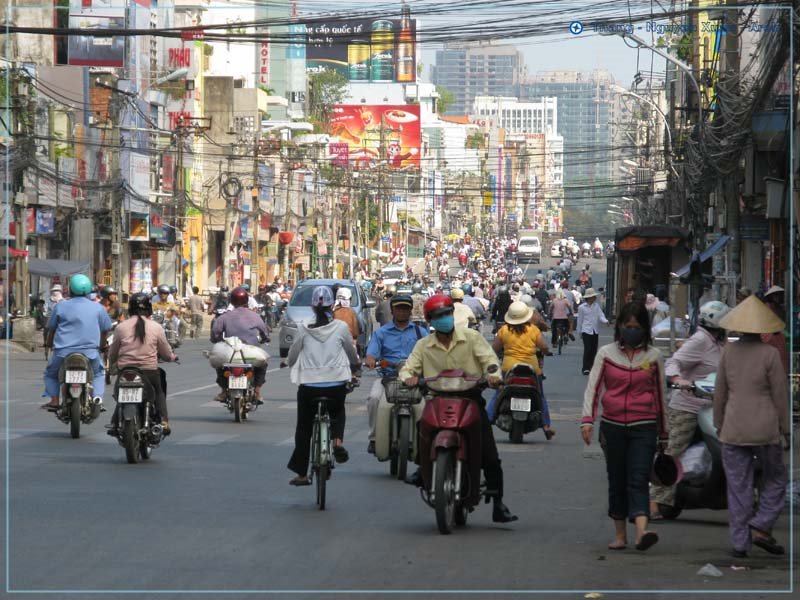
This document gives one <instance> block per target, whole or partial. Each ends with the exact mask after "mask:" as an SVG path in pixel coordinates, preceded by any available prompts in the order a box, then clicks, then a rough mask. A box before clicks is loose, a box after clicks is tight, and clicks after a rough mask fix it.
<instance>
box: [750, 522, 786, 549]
mask: <svg viewBox="0 0 800 600" xmlns="http://www.w3.org/2000/svg"><path fill="white" fill-rule="evenodd" d="M750 530H751V531H752V532H756V531H757V530H755V529H753V528H752V527H751V528H750ZM752 537H753V545H754V546H758V547H759V548H761V549H762V550H766V551H767V552H769V553H770V554H786V549H785V548H784V547H783V546H781V545H780V544H778V542H777V541H775V538H774V537H772V536H771V535H766V534H764V533H763V532H758V533H757V535H753V536H752Z"/></svg>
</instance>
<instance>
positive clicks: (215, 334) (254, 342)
mask: <svg viewBox="0 0 800 600" xmlns="http://www.w3.org/2000/svg"><path fill="white" fill-rule="evenodd" d="M249 296H250V294H248V293H247V292H246V291H245V289H244V288H241V287H237V288H234V290H233V291H232V292H231V305H232V306H233V310H231V311H228V312H225V313H223V314H221V315H220V316H218V317H217V318H216V319H214V322H213V323H212V324H211V342H212V343H217V342H221V341H222V340H223V339H224V338H226V337H238V338H239V339H240V340H241V341H242V343H243V344H248V345H250V346H258V345H260V344H261V343H262V342H269V332H268V331H267V327H266V325H264V321H263V320H262V319H261V317H260V316H259V315H258V314H257V313H254V312H253V311H252V310H250V309H248V308H247V300H248V298H249ZM266 375H267V366H266V365H264V366H263V367H253V396H254V402H255V403H256V404H262V402H261V386H262V385H264V380H265V379H266ZM217 385H218V386H219V387H220V392H219V394H217V396H216V398H215V399H216V400H218V401H219V402H222V401H224V400H225V376H224V370H223V369H217Z"/></svg>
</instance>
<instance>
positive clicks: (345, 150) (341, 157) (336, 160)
mask: <svg viewBox="0 0 800 600" xmlns="http://www.w3.org/2000/svg"><path fill="white" fill-rule="evenodd" d="M349 146H350V145H349V144H346V143H345V144H343V143H341V142H337V143H334V144H329V145H328V149H329V150H330V153H331V154H332V155H333V158H331V166H332V167H343V168H347V166H348V165H349V164H350V148H349Z"/></svg>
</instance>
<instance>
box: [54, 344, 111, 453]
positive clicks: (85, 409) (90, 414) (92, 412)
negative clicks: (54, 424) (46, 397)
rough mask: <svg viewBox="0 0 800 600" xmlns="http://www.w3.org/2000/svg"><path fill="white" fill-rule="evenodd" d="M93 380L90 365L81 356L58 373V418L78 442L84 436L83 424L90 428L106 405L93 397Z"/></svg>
mask: <svg viewBox="0 0 800 600" xmlns="http://www.w3.org/2000/svg"><path fill="white" fill-rule="evenodd" d="M93 376H94V372H93V371H92V364H91V362H90V361H89V359H88V358H86V357H85V356H84V355H83V354H80V353H78V352H73V353H72V354H69V355H68V356H67V357H66V358H65V359H64V362H63V363H61V368H60V369H59V372H58V380H59V383H60V384H61V405H60V406H59V407H58V409H57V410H56V411H55V415H56V417H58V420H59V421H61V422H62V423H67V424H69V433H70V435H71V436H72V437H73V438H75V439H77V438H79V437H80V436H81V423H85V424H87V425H88V424H89V423H91V422H92V421H94V420H95V419H96V418H97V417H98V416H100V411H101V407H102V405H103V401H102V399H101V398H95V397H94V388H93V387H92V379H93Z"/></svg>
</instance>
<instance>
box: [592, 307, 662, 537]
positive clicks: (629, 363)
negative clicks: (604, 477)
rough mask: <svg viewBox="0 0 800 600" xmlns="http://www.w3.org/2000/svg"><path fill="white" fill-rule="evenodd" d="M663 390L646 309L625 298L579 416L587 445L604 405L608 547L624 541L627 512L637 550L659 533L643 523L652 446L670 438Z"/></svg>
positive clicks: (658, 355) (659, 361)
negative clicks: (610, 527)
mask: <svg viewBox="0 0 800 600" xmlns="http://www.w3.org/2000/svg"><path fill="white" fill-rule="evenodd" d="M665 395H666V384H665V380H664V367H663V364H662V358H661V353H660V352H659V351H658V350H657V349H656V348H654V347H653V345H652V337H651V335H650V318H649V316H648V314H647V309H646V308H645V306H644V304H643V303H640V302H631V303H628V304H625V305H624V306H623V307H622V310H620V313H619V315H618V317H617V320H616V325H615V328H614V342H613V343H611V344H607V345H605V346H603V347H602V348H600V350H599V351H598V352H597V356H596V357H595V360H594V364H593V365H592V370H591V372H590V373H589V383H588V384H587V385H586V392H585V393H584V397H583V417H582V418H581V437H582V438H583V441H584V443H586V445H589V444H591V443H592V431H593V428H594V422H595V421H596V420H597V413H598V408H599V407H601V406H602V413H603V414H602V417H601V419H600V436H599V439H600V446H601V447H602V449H603V454H604V455H605V459H606V470H607V473H608V516H609V517H611V519H613V520H614V530H615V534H614V540H613V541H611V542H610V543H609V544H608V548H609V549H610V550H623V549H625V548H626V547H627V544H628V536H627V523H626V520H627V519H628V518H630V519H633V521H634V523H635V525H636V549H637V550H647V549H648V548H650V547H651V546H652V545H653V544H655V543H656V542H658V534H656V533H655V532H654V531H650V530H648V528H647V526H648V522H649V519H650V505H649V490H648V483H649V479H650V471H651V468H652V465H653V459H654V457H655V454H656V447H657V445H659V444H660V445H662V446H663V445H665V444H666V440H667V438H668V430H667V421H666V411H665V410H664V408H665V407H664V398H665ZM659 440H660V441H659Z"/></svg>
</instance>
